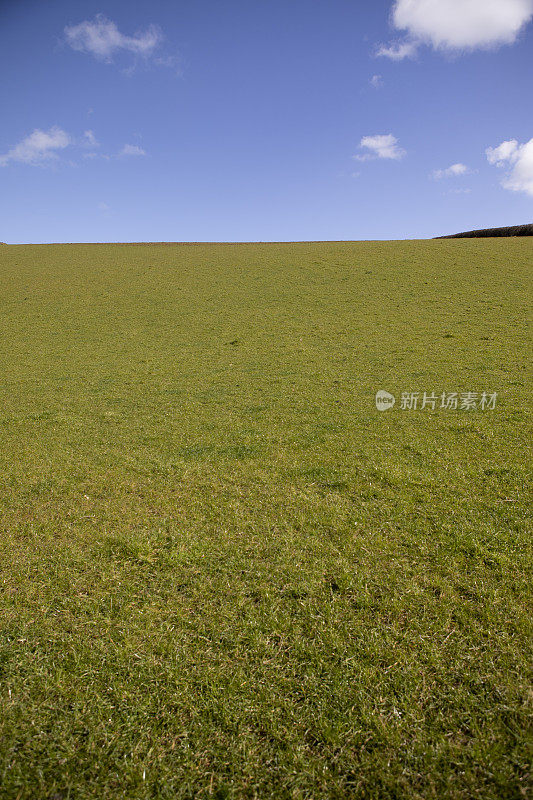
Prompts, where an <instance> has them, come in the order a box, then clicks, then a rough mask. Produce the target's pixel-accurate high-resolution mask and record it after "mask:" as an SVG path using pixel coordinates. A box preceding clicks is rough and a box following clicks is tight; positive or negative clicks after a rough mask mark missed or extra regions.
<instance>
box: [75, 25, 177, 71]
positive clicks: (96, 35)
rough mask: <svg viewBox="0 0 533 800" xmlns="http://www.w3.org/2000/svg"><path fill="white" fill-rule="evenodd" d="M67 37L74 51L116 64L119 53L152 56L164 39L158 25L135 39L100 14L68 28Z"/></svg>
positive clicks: (139, 34) (149, 27) (140, 33)
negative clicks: (114, 61) (113, 60)
mask: <svg viewBox="0 0 533 800" xmlns="http://www.w3.org/2000/svg"><path fill="white" fill-rule="evenodd" d="M65 37H66V40H67V43H68V44H69V45H70V46H71V47H72V49H73V50H78V51H80V52H81V53H89V54H90V55H93V56H94V57H95V58H97V59H99V60H100V61H106V62H110V61H112V59H113V56H114V55H115V54H116V53H117V52H119V51H127V52H130V53H134V54H135V55H137V56H144V57H148V56H150V55H152V54H153V52H154V51H155V50H156V49H157V47H158V46H159V45H160V43H161V41H162V38H163V36H162V34H161V31H160V29H159V28H158V27H157V26H156V25H149V26H148V28H147V29H146V30H145V31H139V32H138V33H136V34H135V35H134V36H126V35H125V34H124V33H121V32H120V31H119V29H118V28H117V26H116V24H115V23H114V22H112V21H111V20H109V19H107V17H105V16H104V15H103V14H97V15H96V17H95V18H94V20H84V21H83V22H80V23H79V24H78V25H67V27H66V28H65Z"/></svg>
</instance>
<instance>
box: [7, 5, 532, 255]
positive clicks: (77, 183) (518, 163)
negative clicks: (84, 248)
mask: <svg viewBox="0 0 533 800" xmlns="http://www.w3.org/2000/svg"><path fill="white" fill-rule="evenodd" d="M532 17H533V0H491V1H490V2H488V0H398V2H397V3H393V2H392V0H368V2H361V1H359V2H357V0H350V1H349V0H320V1H318V0H317V1H315V2H313V0H309V1H308V2H301V1H299V0H283V1H281V0H279V1H278V0H268V1H267V0H265V1H264V2H263V0H246V1H245V0H187V1H186V0H183V1H182V0H172V2H171V1H170V0H167V1H166V2H164V1H163V0H150V2H145V0H137V1H136V2H135V3H132V2H130V0H127V2H126V0H104V1H103V2H102V1H100V2H92V0H76V2H72V0H70V1H69V2H66V0H48V2H46V3H43V2H38V1H37V0H12V1H11V0H0V44H1V46H0V59H1V61H2V66H1V69H2V76H3V80H2V82H1V87H0V103H1V108H2V124H1V129H0V182H1V185H2V191H1V193H0V240H1V241H5V242H9V243H11V242H60V241H64V242H93V241H272V240H273V241H284V240H287V241H291V240H327V239H330V240H345V239H350V240H351V239H404V238H419V237H428V236H435V235H438V234H444V233H453V232H456V231H459V230H466V229H471V228H478V227H492V226H500V225H514V224H522V223H525V222H530V221H531V220H532V218H533V213H532V211H533V104H532V102H531V77H532V67H533V24H532V22H531V20H532Z"/></svg>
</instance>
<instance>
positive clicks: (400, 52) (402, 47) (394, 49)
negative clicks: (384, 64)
mask: <svg viewBox="0 0 533 800" xmlns="http://www.w3.org/2000/svg"><path fill="white" fill-rule="evenodd" d="M417 51H418V43H417V42H411V41H405V42H393V43H392V44H389V45H385V44H382V45H381V46H380V47H379V48H378V51H377V53H376V55H377V56H384V57H385V58H390V59H391V60H392V61H402V60H403V59H404V58H414V57H415V56H416V54H417Z"/></svg>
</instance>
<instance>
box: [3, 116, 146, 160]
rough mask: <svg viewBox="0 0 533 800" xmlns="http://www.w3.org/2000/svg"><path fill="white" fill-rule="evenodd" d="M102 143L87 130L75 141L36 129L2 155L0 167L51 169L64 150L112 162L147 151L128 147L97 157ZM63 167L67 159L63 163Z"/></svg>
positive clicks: (57, 131)
mask: <svg viewBox="0 0 533 800" xmlns="http://www.w3.org/2000/svg"><path fill="white" fill-rule="evenodd" d="M99 146H100V143H99V142H98V141H97V139H96V136H95V135H94V132H93V131H91V130H87V131H85V132H84V133H83V136H80V137H75V136H71V134H69V133H67V132H66V131H64V130H63V129H62V128H60V127H59V126H57V125H55V126H54V127H52V128H50V129H49V130H47V131H44V130H41V129H40V128H35V130H34V131H32V133H30V134H29V135H28V136H26V137H25V138H24V139H22V140H21V141H20V142H19V143H18V144H16V145H14V146H13V147H12V148H10V149H9V150H8V151H7V153H3V154H0V167H7V166H8V165H9V164H17V163H18V164H27V165H30V166H34V167H44V166H50V165H51V164H55V163H58V162H60V153H61V152H62V151H63V150H65V148H67V147H68V148H74V149H76V148H77V149H78V151H79V150H80V149H83V150H87V149H88V148H89V152H85V153H83V158H84V159H94V158H99V159H104V160H105V161H111V160H112V159H114V158H123V157H129V156H136V157H138V156H145V155H147V153H146V151H145V150H143V148H142V147H139V146H138V145H136V144H125V145H124V146H123V147H122V149H121V150H120V151H119V152H118V153H116V154H114V155H107V154H105V153H97V152H95V151H94V148H98V147H99ZM63 163H64V159H63ZM69 163H70V164H72V163H73V162H72V161H70V162H69Z"/></svg>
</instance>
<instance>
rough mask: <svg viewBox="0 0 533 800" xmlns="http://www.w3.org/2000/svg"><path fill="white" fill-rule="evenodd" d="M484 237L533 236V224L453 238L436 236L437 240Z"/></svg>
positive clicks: (466, 232)
mask: <svg viewBox="0 0 533 800" xmlns="http://www.w3.org/2000/svg"><path fill="white" fill-rule="evenodd" d="M484 236H533V223H532V224H530V225H515V226H514V227H511V228H484V229H483V230H481V231H465V233H453V234H452V235H451V236H435V239H477V238H482V237H484Z"/></svg>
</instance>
